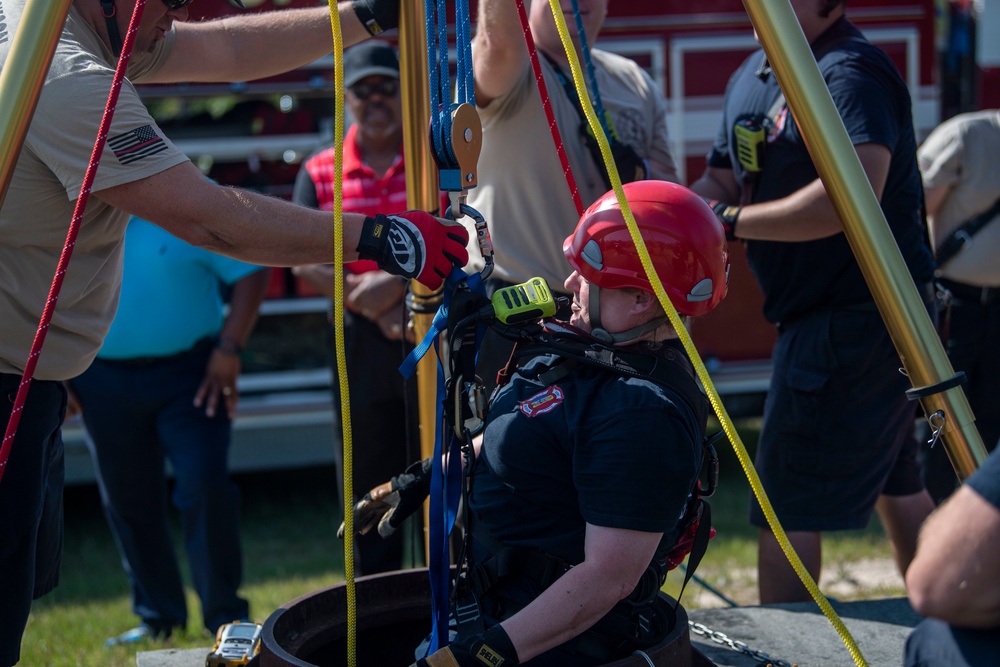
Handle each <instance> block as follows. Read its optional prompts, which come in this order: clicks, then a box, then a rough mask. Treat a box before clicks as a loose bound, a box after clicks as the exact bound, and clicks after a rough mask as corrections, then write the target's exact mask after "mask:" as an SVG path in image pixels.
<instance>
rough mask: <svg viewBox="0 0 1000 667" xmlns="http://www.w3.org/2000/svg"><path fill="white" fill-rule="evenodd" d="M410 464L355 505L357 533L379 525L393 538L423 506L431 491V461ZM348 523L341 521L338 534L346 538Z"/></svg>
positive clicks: (386, 534)
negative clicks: (404, 522)
mask: <svg viewBox="0 0 1000 667" xmlns="http://www.w3.org/2000/svg"><path fill="white" fill-rule="evenodd" d="M433 459H434V457H432V456H428V457H427V458H426V459H424V460H423V461H417V462H416V463H412V464H410V466H409V467H407V469H406V471H405V472H402V473H400V474H398V475H396V476H395V477H393V478H392V479H390V480H389V481H388V482H385V483H384V484H379V485H378V486H376V487H375V488H374V489H372V490H371V491H369V492H368V493H366V494H365V497H364V498H362V499H361V500H359V501H358V503H357V504H356V505H355V506H354V532H356V533H357V534H358V535H367V534H368V532H369V531H370V530H371V529H372V528H373V527H374V526H375V525H376V524H377V525H378V534H379V535H381V536H382V537H383V538H386V537H389V536H390V535H392V534H393V533H394V532H396V529H397V528H399V526H400V524H402V523H403V521H404V520H405V519H406V518H407V517H409V516H410V515H411V514H413V513H414V512H416V511H417V510H419V509H420V508H421V507H423V504H424V501H425V500H426V499H427V496H429V495H430V493H431V465H432V464H431V461H433ZM344 530H345V527H344V524H340V530H338V531H337V537H339V538H340V539H344Z"/></svg>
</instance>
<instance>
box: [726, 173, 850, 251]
mask: <svg viewBox="0 0 1000 667" xmlns="http://www.w3.org/2000/svg"><path fill="white" fill-rule="evenodd" d="M842 231H843V226H842V225H841V223H840V217H839V216H838V215H837V211H836V209H834V208H833V203H831V202H830V199H829V197H827V195H826V189H825V188H824V187H823V183H822V182H821V181H820V180H819V179H816V180H815V181H813V182H812V183H811V184H809V185H807V186H806V187H804V188H802V189H801V190H798V191H797V192H795V193H793V194H791V195H789V196H788V197H783V198H781V199H776V200H774V201H769V202H765V203H762V204H750V205H749V206H744V207H743V209H742V210H741V211H740V217H739V224H738V225H737V227H736V236H737V237H739V238H741V239H760V240H767V241H788V242H801V241H814V240H816V239H821V238H826V237H828V236H833V235H834V234H839V233H840V232H842Z"/></svg>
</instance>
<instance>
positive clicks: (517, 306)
mask: <svg viewBox="0 0 1000 667" xmlns="http://www.w3.org/2000/svg"><path fill="white" fill-rule="evenodd" d="M491 303H492V304H493V311H494V313H495V315H496V318H497V319H498V320H500V321H501V322H503V323H504V324H518V323H520V322H527V321H529V320H540V319H542V318H543V317H552V316H553V315H555V314H556V310H557V309H558V308H557V304H556V300H555V299H554V298H553V296H552V291H551V290H550V289H549V286H548V285H547V284H546V283H545V280H543V279H542V278H532V279H531V280H529V281H528V282H526V283H521V284H519V285H511V286H510V287H503V288H501V289H498V290H497V291H496V292H494V293H493V298H492V299H491Z"/></svg>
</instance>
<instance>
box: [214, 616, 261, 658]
mask: <svg viewBox="0 0 1000 667" xmlns="http://www.w3.org/2000/svg"><path fill="white" fill-rule="evenodd" d="M260 631H261V626H260V625H258V624H256V623H252V622H250V621H233V622H232V623H226V624H225V625H222V626H221V627H220V628H219V630H218V631H217V632H216V633H215V648H213V649H212V652H211V653H209V654H208V657H207V658H205V667H234V666H235V665H245V664H247V663H248V662H250V659H251V658H253V657H254V656H255V655H257V654H258V653H260Z"/></svg>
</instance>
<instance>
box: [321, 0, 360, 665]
mask: <svg viewBox="0 0 1000 667" xmlns="http://www.w3.org/2000/svg"><path fill="white" fill-rule="evenodd" d="M328 4H329V6H330V26H331V29H332V31H333V79H334V103H333V114H334V115H333V118H334V122H333V136H334V142H335V143H334V149H333V150H334V153H333V154H334V158H333V160H334V162H333V164H334V171H335V174H336V175H335V176H334V179H333V273H334V286H333V338H334V344H335V346H336V349H337V377H338V380H339V382H340V423H341V427H342V429H343V437H344V581H345V585H346V587H347V665H348V667H355V665H356V664H357V644H358V608H357V594H356V591H355V586H354V482H353V477H354V454H353V451H354V447H353V438H352V436H351V396H350V390H349V387H348V382H347V361H346V359H345V357H344V227H343V224H344V211H343V208H344V183H343V177H344V68H343V62H344V39H343V34H342V33H341V29H340V14H338V13H337V2H336V0H329V2H328ZM334 447H336V443H334Z"/></svg>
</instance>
